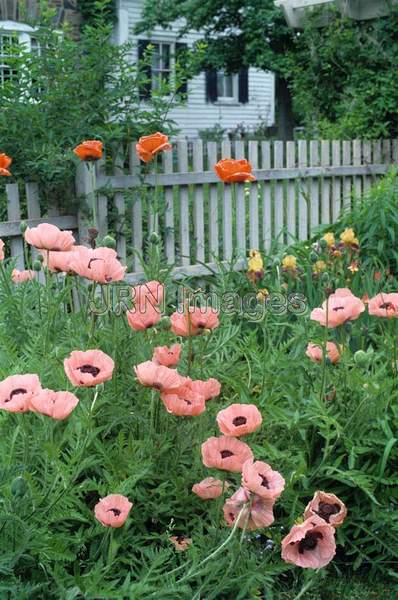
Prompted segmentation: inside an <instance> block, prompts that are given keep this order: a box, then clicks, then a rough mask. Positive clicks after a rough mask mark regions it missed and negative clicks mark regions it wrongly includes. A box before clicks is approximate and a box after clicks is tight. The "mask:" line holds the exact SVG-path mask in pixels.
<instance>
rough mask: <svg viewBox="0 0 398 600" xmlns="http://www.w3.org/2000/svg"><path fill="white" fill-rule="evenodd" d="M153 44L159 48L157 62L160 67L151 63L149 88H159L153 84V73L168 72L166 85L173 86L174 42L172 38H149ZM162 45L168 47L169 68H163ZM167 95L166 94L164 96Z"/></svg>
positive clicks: (153, 90) (154, 90) (153, 89)
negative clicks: (156, 67) (155, 66)
mask: <svg viewBox="0 0 398 600" xmlns="http://www.w3.org/2000/svg"><path fill="white" fill-rule="evenodd" d="M150 43H151V44H152V45H153V46H158V48H159V64H160V68H159V69H155V68H154V67H153V65H151V90H152V92H156V91H157V90H158V89H159V88H158V87H156V85H155V76H154V75H155V73H168V74H169V82H168V85H169V86H170V87H171V88H173V87H174V83H175V51H176V44H175V42H173V41H172V40H170V41H169V40H151V42H150ZM163 46H168V47H169V68H168V69H165V68H163ZM166 97H167V96H166Z"/></svg>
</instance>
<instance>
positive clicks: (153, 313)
mask: <svg viewBox="0 0 398 600" xmlns="http://www.w3.org/2000/svg"><path fill="white" fill-rule="evenodd" d="M126 316H127V321H128V324H129V325H130V327H131V329H134V331H144V330H145V329H149V328H150V327H153V326H154V325H156V323H159V321H160V319H161V318H162V315H161V314H160V311H159V309H158V308H156V306H151V304H147V305H146V306H145V307H144V306H139V307H137V308H133V309H131V310H128V311H126Z"/></svg>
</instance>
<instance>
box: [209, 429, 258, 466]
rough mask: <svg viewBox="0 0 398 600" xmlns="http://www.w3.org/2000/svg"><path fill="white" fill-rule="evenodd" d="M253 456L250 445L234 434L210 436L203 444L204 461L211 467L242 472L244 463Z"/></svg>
mask: <svg viewBox="0 0 398 600" xmlns="http://www.w3.org/2000/svg"><path fill="white" fill-rule="evenodd" d="M252 458H253V452H252V451H251V449H250V448H249V446H248V445H247V444H245V442H242V441H241V440H237V439H236V438H235V437H232V436H224V435H223V436H221V437H218V438H217V437H210V438H209V439H208V440H206V441H205V442H204V443H203V444H202V461H203V464H204V465H205V466H206V467H209V468H210V469H221V470H223V471H232V472H233V473H240V472H241V471H242V467H243V465H244V463H245V462H246V461H247V460H249V459H252Z"/></svg>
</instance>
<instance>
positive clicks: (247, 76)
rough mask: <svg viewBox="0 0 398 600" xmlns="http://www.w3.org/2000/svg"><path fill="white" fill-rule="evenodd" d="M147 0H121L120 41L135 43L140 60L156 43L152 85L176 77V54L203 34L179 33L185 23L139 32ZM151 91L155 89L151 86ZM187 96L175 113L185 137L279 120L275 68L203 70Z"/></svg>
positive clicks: (148, 92) (172, 112)
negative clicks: (233, 72)
mask: <svg viewBox="0 0 398 600" xmlns="http://www.w3.org/2000/svg"><path fill="white" fill-rule="evenodd" d="M142 5H143V2H142V0H118V3H117V16H118V21H117V26H116V30H115V41H117V42H118V43H123V42H126V41H133V42H135V51H134V57H133V59H134V60H138V61H139V60H140V57H141V56H143V54H144V52H145V48H146V46H147V45H148V44H149V43H151V44H152V45H153V46H155V56H154V60H153V62H152V68H151V69H150V78H151V81H152V84H151V85H152V87H155V86H156V85H157V82H158V80H159V78H163V79H165V80H168V79H169V78H170V77H172V73H173V68H174V56H175V54H176V53H177V54H178V51H179V49H180V48H183V47H184V46H185V45H187V46H188V47H189V46H192V45H193V44H194V42H195V41H197V40H199V39H201V36H200V34H199V33H198V32H195V31H192V32H190V33H189V34H188V35H186V36H185V37H184V38H182V39H181V38H179V37H178V30H179V25H178V24H177V23H176V24H175V25H174V26H172V27H171V29H167V30H165V29H161V28H160V27H156V29H155V30H154V31H153V32H151V33H150V34H148V35H145V34H141V35H138V36H136V35H135V34H134V27H135V25H136V24H137V23H138V21H140V19H141V11H142ZM145 93H146V94H147V95H150V93H151V89H150V86H149V89H147V90H146V91H145ZM186 93H187V100H186V102H185V103H184V104H183V105H182V106H179V107H176V108H174V109H173V110H171V112H170V117H171V118H172V119H174V120H175V121H176V123H177V124H178V127H179V128H180V130H181V133H180V136H181V137H189V138H191V137H197V136H198V132H199V131H200V130H204V129H209V128H213V127H215V126H216V125H219V126H220V127H221V128H223V129H225V130H231V129H234V128H236V126H237V125H239V124H242V125H243V126H244V127H245V128H246V129H253V128H255V127H256V126H258V125H259V124H260V122H261V123H265V124H266V125H267V126H272V125H274V122H275V78H274V75H273V73H271V72H269V71H262V70H260V69H253V68H249V69H242V70H241V72H240V73H237V74H236V75H226V74H224V73H223V72H221V71H219V72H216V71H207V72H202V73H200V74H199V75H198V76H196V77H194V78H193V79H191V80H189V81H188V84H187V89H186Z"/></svg>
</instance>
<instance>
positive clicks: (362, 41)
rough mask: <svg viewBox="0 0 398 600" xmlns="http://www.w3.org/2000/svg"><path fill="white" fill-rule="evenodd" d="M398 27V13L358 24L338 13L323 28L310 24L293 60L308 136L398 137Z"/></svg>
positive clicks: (300, 110) (294, 84)
mask: <svg viewBox="0 0 398 600" xmlns="http://www.w3.org/2000/svg"><path fill="white" fill-rule="evenodd" d="M397 25H398V12H394V13H393V14H392V15H390V16H389V17H384V18H378V19H373V20H370V21H355V20H353V19H345V18H342V17H341V14H340V12H339V11H338V10H336V11H334V12H330V13H329V18H328V20H327V22H326V24H325V25H324V26H323V27H318V24H317V20H316V18H315V19H314V20H312V19H311V20H309V22H308V25H307V27H306V28H305V29H304V31H303V32H302V33H301V35H300V36H299V37H296V38H295V42H294V50H293V52H290V54H289V59H290V61H291V78H290V81H291V86H292V91H293V97H294V101H295V109H296V112H297V115H298V116H299V117H300V118H301V119H302V120H303V122H304V123H305V125H306V126H307V133H308V135H319V136H321V137H323V138H325V139H335V138H341V139H350V138H362V139H375V138H383V137H384V138H394V137H396V135H397V133H398V119H397V114H396V110H395V99H396V98H397V95H398V83H397V80H396V77H394V65H396V63H397V59H398V42H397V38H396V31H397Z"/></svg>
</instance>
